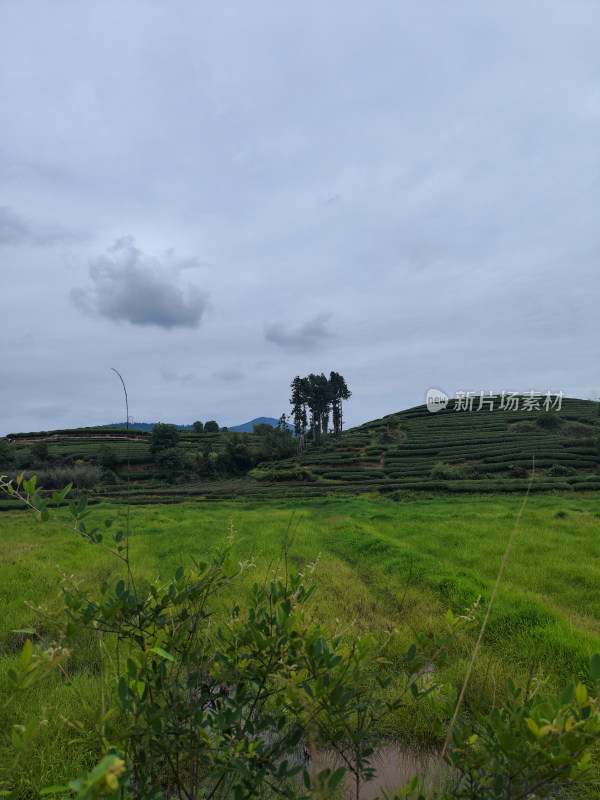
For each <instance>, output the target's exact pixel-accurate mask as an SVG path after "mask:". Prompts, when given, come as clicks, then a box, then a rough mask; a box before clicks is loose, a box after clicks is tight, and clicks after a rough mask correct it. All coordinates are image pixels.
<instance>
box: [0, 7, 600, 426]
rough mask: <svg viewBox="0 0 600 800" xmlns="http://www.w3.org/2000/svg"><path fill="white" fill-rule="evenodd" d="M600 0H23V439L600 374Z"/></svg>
mask: <svg viewBox="0 0 600 800" xmlns="http://www.w3.org/2000/svg"><path fill="white" fill-rule="evenodd" d="M599 36H600V3H599V2H598V0H589V1H588V2H586V0H563V2H553V0H526V1H525V2H524V0H515V2H510V0H488V1H487V2H481V0H472V2H467V1H466V0H465V1H463V0H387V1H386V2H384V1H383V0H381V1H379V0H368V2H366V0H360V1H359V0H315V1H314V2H311V1H310V0H308V1H307V0H302V2H300V0H270V1H269V2H267V1H266V0H252V2H248V0H205V1H202V0H177V1H176V2H167V0H160V2H159V1H158V0H139V1H138V0H117V1H116V2H112V0H87V2H80V0H53V2H48V0H37V1H36V0H27V2H21V0H0V275H1V283H0V286H1V287H2V289H1V291H2V297H1V301H2V302H1V313H2V325H1V332H2V347H1V350H0V353H1V356H0V358H1V369H0V407H1V409H2V417H1V421H0V435H2V434H6V433H9V432H16V431H30V430H48V429H52V428H58V427H64V426H82V425H93V424H104V423H110V422H115V421H120V420H123V419H124V418H125V411H124V406H123V401H122V389H121V385H120V382H119V380H118V378H117V376H116V375H115V374H114V372H111V367H115V368H116V369H118V370H119V371H120V372H121V374H122V375H123V377H124V378H125V380H126V382H127V387H128V391H129V402H130V413H131V414H132V415H133V417H134V419H135V420H137V421H140V422H141V421H159V420H160V421H163V422H175V423H180V424H186V423H191V422H193V421H194V420H196V419H200V420H202V421H206V420H207V419H216V420H217V421H218V422H219V424H221V425H235V424H238V423H242V422H245V421H247V420H249V419H252V418H254V417H256V416H262V415H265V416H275V417H278V416H279V415H280V414H281V413H282V412H283V411H285V412H286V413H289V411H290V407H289V402H288V401H289V397H290V389H289V384H290V381H291V380H292V378H293V377H294V376H295V375H301V376H303V375H307V374H308V373H309V372H316V373H320V372H325V373H326V374H329V372H330V371H331V370H334V371H336V372H340V373H341V374H342V375H344V377H345V378H346V382H347V384H348V387H349V388H350V390H351V391H352V393H353V396H352V398H351V399H350V401H349V402H348V403H347V405H346V408H345V412H344V418H345V420H346V422H347V424H349V425H353V424H359V423H362V422H365V421H367V420H369V419H374V418H376V417H381V416H383V415H385V414H389V413H392V412H395V411H399V410H401V409H404V408H408V407H410V406H414V405H417V404H419V403H422V402H424V398H425V392H426V391H427V389H428V388H430V387H432V386H435V387H439V388H441V389H443V390H444V391H445V392H446V393H448V394H449V395H451V396H452V395H453V394H454V393H455V392H457V391H466V390H471V391H476V392H479V391H481V390H483V391H486V392H488V391H490V390H493V391H495V392H500V391H503V390H505V391H519V392H524V391H529V390H532V389H533V390H537V391H540V392H542V393H545V392H546V391H557V392H558V391H563V392H564V393H565V394H566V395H568V396H578V397H587V396H588V395H589V394H590V392H592V390H594V389H596V390H598V388H599V387H600V359H599V355H598V353H599V349H600V348H599V345H600V333H599V325H598V320H599V314H598V308H599V300H600V291H599V290H600V261H599V255H600V248H599V243H600V180H599V176H600V47H599V46H598V41H599Z"/></svg>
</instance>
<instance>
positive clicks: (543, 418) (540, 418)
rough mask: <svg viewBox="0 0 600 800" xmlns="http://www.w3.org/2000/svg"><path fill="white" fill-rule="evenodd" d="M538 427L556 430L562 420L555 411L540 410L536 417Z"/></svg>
mask: <svg viewBox="0 0 600 800" xmlns="http://www.w3.org/2000/svg"><path fill="white" fill-rule="evenodd" d="M535 424H536V425H537V426H538V428H542V429H543V430H546V431H555V430H558V428H560V426H561V424H562V420H561V419H560V417H559V416H558V415H557V414H555V413H554V412H553V411H540V412H539V413H538V415H537V416H536V419H535Z"/></svg>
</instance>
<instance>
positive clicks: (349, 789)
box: [319, 743, 449, 800]
mask: <svg viewBox="0 0 600 800" xmlns="http://www.w3.org/2000/svg"><path fill="white" fill-rule="evenodd" d="M438 757H439V754H438V752H436V751H433V750H426V749H420V748H417V747H410V746H407V745H400V744H397V743H394V744H389V745H385V746H383V747H379V748H378V749H377V750H376V751H375V754H374V755H373V756H372V758H371V765H372V766H373V767H375V769H376V776H375V778H374V779H373V780H372V781H368V782H366V781H361V782H360V784H359V789H358V797H359V798H360V800H374V798H376V797H380V798H381V797H383V792H384V791H385V792H387V794H388V795H390V796H391V797H393V796H394V794H395V793H396V791H397V789H398V786H404V785H405V784H406V783H409V782H410V781H411V780H412V779H413V778H414V777H415V775H418V776H419V778H420V781H421V791H426V790H427V789H428V788H429V786H430V782H431V780H432V779H433V775H434V773H435V769H436V767H437V762H438ZM342 764H343V762H342V760H341V759H340V757H339V756H338V755H337V754H336V753H332V752H325V753H322V754H321V756H320V758H319V770H322V769H324V768H325V767H331V768H335V767H339V766H341V765H342ZM448 775H449V767H447V766H446V765H444V766H443V767H442V773H441V776H440V783H442V784H443V782H444V780H445V779H446V780H447V778H448ZM342 786H343V787H344V789H345V796H346V798H348V800H351V798H355V797H356V783H355V778H354V776H353V775H352V773H351V772H350V771H349V770H348V769H347V770H346V774H345V776H344V780H343V782H342Z"/></svg>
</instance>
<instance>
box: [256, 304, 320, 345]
mask: <svg viewBox="0 0 600 800" xmlns="http://www.w3.org/2000/svg"><path fill="white" fill-rule="evenodd" d="M330 319H331V314H330V313H328V312H325V313H322V314H317V316H316V317H313V319H310V320H308V322H304V323H302V325H296V326H289V325H284V323H282V322H273V323H271V324H270V325H265V339H266V340H267V341H268V342H272V343H273V344H276V345H279V347H285V348H286V349H287V350H312V349H313V348H314V347H316V346H317V345H318V344H320V343H321V342H323V341H324V340H325V339H328V338H329V337H330V336H331V333H330V331H328V330H327V327H326V325H327V322H328V321H329V320H330Z"/></svg>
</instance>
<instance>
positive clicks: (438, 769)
mask: <svg viewBox="0 0 600 800" xmlns="http://www.w3.org/2000/svg"><path fill="white" fill-rule="evenodd" d="M534 474H535V457H534V458H533V465H532V469H531V477H530V478H529V483H528V484H527V491H526V492H525V497H524V498H523V502H522V503H521V508H520V509H519V513H518V514H517V518H516V520H515V524H514V527H513V529H512V532H511V534H510V537H509V539H508V544H507V545H506V550H505V551H504V558H503V559H502V564H501V565H500V571H499V572H498V577H497V578H496V584H495V586H494V590H493V592H492V596H491V597H490V602H489V603H488V607H487V611H486V614H485V619H484V620H483V624H482V626H481V630H480V631H479V638H478V639H477V644H476V645H475V649H474V650H473V655H472V657H471V663H470V664H469V668H468V670H467V674H466V676H465V680H464V683H463V687H462V689H461V692H460V697H459V698H458V702H457V704H456V708H455V710H454V715H453V717H452V721H451V722H450V726H449V728H448V734H447V736H446V741H445V742H444V746H443V748H442V752H441V753H440V757H439V760H438V765H437V767H436V770H435V775H434V776H433V782H432V784H431V788H430V790H429V794H428V795H427V800H431V798H432V797H433V795H434V792H435V790H436V788H437V784H438V781H439V778H440V773H441V770H442V764H443V763H444V757H445V755H446V751H447V750H448V746H449V744H450V740H451V738H452V733H453V731H454V726H455V724H456V720H457V718H458V712H459V711H460V707H461V706H462V702H463V700H464V697H465V693H466V691H467V686H468V684H469V679H470V677H471V673H472V671H473V667H474V666H475V659H476V658H477V655H478V653H479V647H480V645H481V640H482V639H483V634H484V633H485V629H486V626H487V623H488V620H489V618H490V613H491V611H492V606H493V604H494V600H495V599H496V594H497V592H498V587H499V586H500V581H501V579H502V575H503V574H504V568H505V566H506V562H507V561H508V556H509V554H510V551H511V548H512V544H513V541H514V539H515V535H516V533H517V528H518V527H519V522H520V521H521V515H522V513H523V509H524V508H525V504H526V503H527V498H528V497H529V491H530V489H531V484H532V483H533V476H534Z"/></svg>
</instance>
